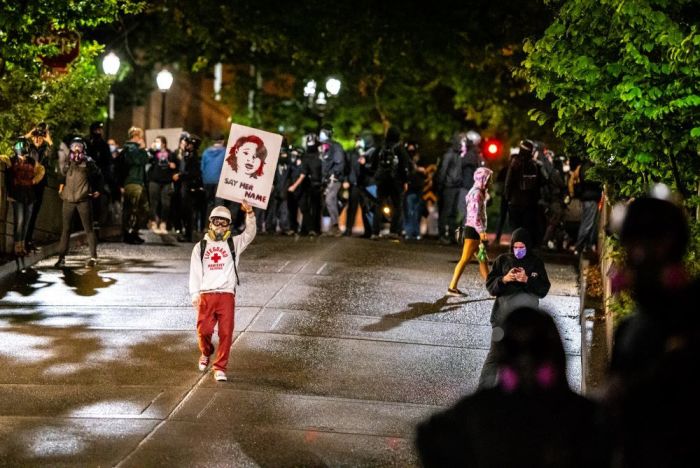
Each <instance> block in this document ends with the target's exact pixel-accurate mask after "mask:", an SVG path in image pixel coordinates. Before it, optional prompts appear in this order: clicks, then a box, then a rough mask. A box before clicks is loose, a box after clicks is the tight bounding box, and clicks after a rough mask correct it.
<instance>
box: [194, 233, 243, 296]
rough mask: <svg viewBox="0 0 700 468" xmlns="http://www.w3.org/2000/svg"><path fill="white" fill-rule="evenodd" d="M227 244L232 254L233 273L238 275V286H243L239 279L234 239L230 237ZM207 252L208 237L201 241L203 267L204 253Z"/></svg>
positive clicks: (200, 251) (200, 254) (200, 258)
mask: <svg viewBox="0 0 700 468" xmlns="http://www.w3.org/2000/svg"><path fill="white" fill-rule="evenodd" d="M226 243H227V244H228V249H229V251H230V252H231V256H232V257H233V272H234V273H235V274H236V284H237V285H238V286H240V285H241V281H240V280H239V279H238V268H237V267H236V249H235V247H234V246H233V237H231V236H229V238H228V239H226ZM205 250H207V237H206V236H204V237H203V238H202V240H201V241H199V260H200V261H201V262H202V265H203V264H204V251H205Z"/></svg>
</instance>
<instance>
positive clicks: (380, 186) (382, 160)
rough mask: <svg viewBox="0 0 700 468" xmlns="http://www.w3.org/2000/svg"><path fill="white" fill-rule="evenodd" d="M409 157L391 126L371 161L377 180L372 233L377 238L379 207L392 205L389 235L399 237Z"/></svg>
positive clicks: (379, 227)
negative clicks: (385, 204) (386, 204)
mask: <svg viewBox="0 0 700 468" xmlns="http://www.w3.org/2000/svg"><path fill="white" fill-rule="evenodd" d="M408 159H409V158H408V154H407V153H406V151H405V150H404V148H403V145H402V144H401V141H400V140H399V132H398V130H397V129H395V128H393V127H391V128H389V130H388V131H387V136H386V142H385V143H384V146H383V147H382V149H381V150H379V152H378V154H377V157H376V158H375V160H374V167H375V168H376V169H375V171H374V178H375V180H376V181H377V205H376V208H375V212H374V220H373V221H374V226H373V230H372V234H374V235H378V234H379V231H380V229H381V224H382V216H383V214H382V206H383V205H384V203H386V202H388V203H389V204H390V206H391V228H390V232H391V234H392V235H399V234H401V227H402V218H403V203H402V202H403V192H404V184H405V183H406V182H407V180H408Z"/></svg>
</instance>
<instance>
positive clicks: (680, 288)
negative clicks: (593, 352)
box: [607, 198, 700, 467]
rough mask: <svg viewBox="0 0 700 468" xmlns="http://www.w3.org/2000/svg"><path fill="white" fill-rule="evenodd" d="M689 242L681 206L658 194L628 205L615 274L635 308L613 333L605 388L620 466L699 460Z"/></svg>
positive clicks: (696, 297) (699, 289)
mask: <svg viewBox="0 0 700 468" xmlns="http://www.w3.org/2000/svg"><path fill="white" fill-rule="evenodd" d="M688 241H689V230H688V222H687V220H686V216H685V214H684V212H683V210H682V209H681V208H680V207H678V206H676V205H674V204H673V203H671V202H668V201H665V200H659V199H654V198H640V199H637V200H634V201H633V202H632V203H631V204H630V205H629V206H628V208H627V212H626V215H625V218H624V221H623V223H622V228H621V232H620V242H621V245H622V247H623V249H624V252H625V255H626V264H625V268H624V270H623V272H621V273H619V274H617V275H616V276H615V277H614V278H613V280H614V284H616V285H618V287H619V286H621V287H626V289H628V290H629V291H630V292H631V294H632V297H633V299H634V301H635V304H636V311H635V312H634V313H633V314H632V315H631V316H629V317H627V318H626V319H625V320H624V321H623V322H622V323H621V324H620V325H619V327H618V329H617V332H616V334H615V340H614V346H613V352H612V360H611V364H610V379H609V388H608V391H607V400H608V402H609V404H610V407H611V409H612V414H613V417H614V421H615V423H616V425H615V430H616V433H617V435H618V438H617V440H616V442H617V443H618V450H619V454H618V456H619V458H620V459H621V464H620V466H623V467H632V466H634V467H652V466H653V467H669V466H695V465H696V464H697V456H696V452H697V450H696V447H697V445H696V444H697V437H696V435H697V432H696V431H695V430H693V429H692V427H694V426H695V424H696V423H697V421H698V420H699V419H700V405H698V401H697V398H698V395H700V374H699V371H700V345H699V343H700V327H699V326H698V325H699V321H700V316H699V315H698V304H699V303H700V281H699V279H698V278H695V279H691V278H690V276H689V274H688V272H687V270H686V269H685V267H684V265H683V257H684V255H685V252H686V249H687V247H688ZM688 428H691V429H688Z"/></svg>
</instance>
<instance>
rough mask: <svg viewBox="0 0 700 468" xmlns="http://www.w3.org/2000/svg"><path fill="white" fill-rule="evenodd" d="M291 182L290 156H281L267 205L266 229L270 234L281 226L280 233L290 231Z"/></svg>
mask: <svg viewBox="0 0 700 468" xmlns="http://www.w3.org/2000/svg"><path fill="white" fill-rule="evenodd" d="M290 184H291V183H290V180H289V156H288V155H287V154H286V153H284V154H283V155H282V154H281V155H280V157H279V159H278V160H277V168H276V170H275V178H274V180H273V183H272V193H271V194H270V203H268V205H267V213H266V216H265V227H266V229H267V231H268V232H272V233H274V232H275V231H276V230H277V226H278V225H279V228H280V231H282V232H286V231H287V230H289V212H288V211H287V197H288V194H289V191H288V190H287V189H289V186H290Z"/></svg>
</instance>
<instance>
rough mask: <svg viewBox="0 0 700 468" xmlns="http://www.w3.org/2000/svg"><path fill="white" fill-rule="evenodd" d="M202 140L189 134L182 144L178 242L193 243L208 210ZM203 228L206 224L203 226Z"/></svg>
mask: <svg viewBox="0 0 700 468" xmlns="http://www.w3.org/2000/svg"><path fill="white" fill-rule="evenodd" d="M201 143H202V140H201V139H200V138H199V137H198V136H197V135H193V134H190V133H188V134H187V135H186V136H185V137H184V138H183V139H182V142H181V144H180V146H181V151H180V156H182V161H181V164H180V169H179V173H178V174H177V175H176V176H177V179H175V182H176V183H178V186H179V189H180V196H179V198H180V201H181V206H182V209H181V210H180V211H179V212H178V214H179V215H180V217H181V221H180V224H181V225H182V233H181V234H180V235H179V236H178V238H177V240H178V242H192V236H193V233H194V231H197V230H199V227H200V223H198V220H199V221H201V216H202V213H203V212H204V210H205V209H206V194H205V192H204V185H203V183H202V170H201V166H200V161H199V156H198V155H197V151H199V145H201ZM201 226H202V228H203V227H204V224H201Z"/></svg>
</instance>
